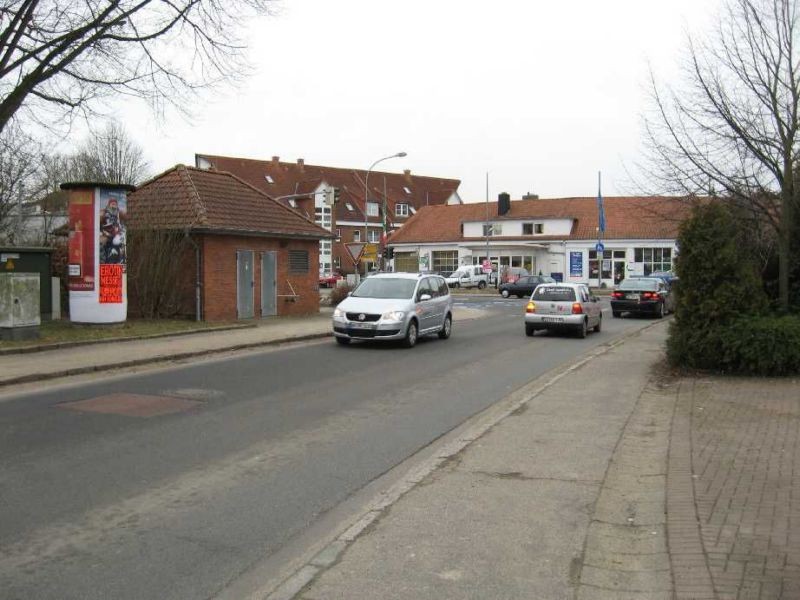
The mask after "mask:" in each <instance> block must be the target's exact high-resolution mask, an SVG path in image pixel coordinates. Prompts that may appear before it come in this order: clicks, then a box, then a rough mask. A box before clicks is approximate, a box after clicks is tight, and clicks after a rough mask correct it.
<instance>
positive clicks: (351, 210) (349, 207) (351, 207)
mask: <svg viewBox="0 0 800 600" xmlns="http://www.w3.org/2000/svg"><path fill="white" fill-rule="evenodd" d="M345 206H346V207H347V210H349V211H350V212H353V211H354V210H355V209H354V208H353V205H352V204H350V203H349V202H346V203H345Z"/></svg>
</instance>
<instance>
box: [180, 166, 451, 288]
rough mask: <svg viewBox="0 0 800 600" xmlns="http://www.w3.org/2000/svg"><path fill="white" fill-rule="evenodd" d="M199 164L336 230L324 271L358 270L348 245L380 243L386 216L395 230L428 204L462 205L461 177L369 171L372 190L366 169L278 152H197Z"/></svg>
mask: <svg viewBox="0 0 800 600" xmlns="http://www.w3.org/2000/svg"><path fill="white" fill-rule="evenodd" d="M195 166H196V167H198V168H201V169H213V170H217V171H227V172H230V173H233V174H234V175H236V176H237V177H240V178H241V179H243V180H244V181H247V182H248V183H249V184H250V185H252V186H254V187H256V188H258V189H259V190H261V191H262V192H264V193H265V194H267V195H269V196H270V197H271V198H274V199H277V200H279V201H280V202H282V203H284V204H285V205H286V206H289V207H291V208H292V209H294V210H296V211H298V212H300V213H301V214H303V215H305V216H307V217H309V218H311V219H313V220H314V221H315V222H316V223H317V224H318V225H320V226H321V227H323V228H324V229H327V230H328V231H330V232H332V233H334V236H335V237H334V239H333V240H322V241H321V242H320V248H319V256H320V259H319V272H320V273H327V272H330V271H340V272H341V273H344V274H347V273H353V272H355V270H356V269H355V265H354V262H353V260H352V258H351V253H350V252H349V251H348V247H347V246H346V244H356V243H364V242H369V243H374V244H381V241H382V240H381V237H382V233H383V227H384V219H385V222H386V227H387V231H390V232H391V231H394V230H397V229H399V228H400V227H402V226H403V224H404V223H405V222H406V221H408V220H409V219H410V218H412V217H413V216H414V214H415V213H416V212H417V211H419V210H420V209H421V208H423V207H426V206H439V205H454V204H461V203H462V200H461V197H460V196H459V195H458V186H459V185H460V183H461V182H460V181H459V180H458V179H446V178H441V177H427V176H422V175H412V174H411V171H409V170H405V171H403V172H402V173H390V172H385V171H370V173H369V190H368V191H367V190H366V187H365V185H366V183H367V181H366V175H367V171H366V170H364V169H349V168H340V167H327V166H319V165H309V164H306V163H305V161H304V160H303V159H302V158H298V159H297V161H296V162H283V161H281V160H280V157H278V156H273V157H272V159H271V160H255V159H249V158H234V157H229V156H214V155H208V154H196V155H195ZM328 188H336V189H337V190H338V200H337V202H336V204H335V206H330V205H329V204H328V203H326V201H325V194H324V191H325V190H326V189H328ZM374 266H375V264H374V261H362V264H361V265H360V268H359V271H360V272H362V273H363V272H364V269H367V270H369V269H372V268H373V267H374Z"/></svg>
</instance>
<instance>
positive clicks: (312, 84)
mask: <svg viewBox="0 0 800 600" xmlns="http://www.w3.org/2000/svg"><path fill="white" fill-rule="evenodd" d="M718 4H719V2H718V0H671V1H670V2H651V1H643V0H610V1H606V2H599V1H598V0H572V1H570V2H566V1H561V2H544V1H543V0H527V1H525V0H493V1H491V2H478V1H477V0H404V1H403V2H399V1H389V0H282V1H281V12H280V14H279V15H277V16H274V17H268V18H265V19H263V20H260V21H255V22H253V23H252V25H251V27H250V29H249V31H248V36H249V40H250V43H251V49H250V58H251V62H252V63H253V65H254V66H255V73H254V75H253V76H252V77H250V78H249V79H248V80H247V81H246V82H245V83H244V84H243V85H241V86H240V87H239V88H238V89H236V90H235V91H230V92H228V93H225V94H218V95H215V96H206V97H204V98H203V101H202V102H201V103H200V104H199V105H198V106H196V107H195V108H194V118H193V119H192V120H186V119H184V118H182V117H180V116H178V115H176V114H169V115H167V117H166V120H165V121H164V122H162V123H160V124H159V123H158V122H156V121H155V119H154V118H153V117H152V116H151V114H150V113H149V112H148V110H147V109H146V108H141V107H136V106H124V107H120V108H119V109H118V110H119V116H120V118H121V119H123V121H124V124H125V125H126V127H127V128H128V130H129V132H130V133H131V134H132V136H133V137H134V138H135V139H136V140H137V141H138V142H139V143H140V144H142V145H143V146H144V147H145V151H146V154H147V156H148V158H149V160H150V162H151V166H152V168H153V170H154V172H161V171H163V170H165V169H167V168H169V167H171V166H172V165H174V164H175V163H178V162H182V163H186V164H191V163H192V162H193V160H194V153H195V152H198V153H208V154H222V155H231V156H242V157H249V158H263V159H269V158H270V157H271V156H273V155H279V156H280V157H281V159H282V160H287V161H294V160H296V159H297V158H298V157H302V158H304V159H305V160H306V162H307V163H310V164H322V165H330V166H341V167H354V168H362V169H366V168H367V167H368V166H369V165H370V163H372V162H373V161H374V160H376V159H377V158H380V157H382V156H386V155H388V154H393V153H395V152H399V151H405V152H407V153H408V156H407V157H406V158H403V159H394V160H391V161H387V162H385V163H383V164H382V165H381V168H385V169H387V170H396V171H400V170H402V169H411V170H412V171H413V172H414V173H417V174H421V175H432V176H442V177H453V178H458V179H461V181H462V184H461V188H460V192H461V196H462V197H463V198H464V199H465V200H466V201H468V202H470V201H482V200H484V198H485V177H486V172H487V171H488V172H489V191H490V197H491V198H492V199H495V198H496V197H497V194H498V193H499V192H502V191H507V192H509V193H510V194H511V196H512V198H518V197H520V196H521V195H522V194H524V193H525V192H527V191H531V192H535V193H538V194H539V195H540V196H542V197H558V196H585V195H588V196H591V195H594V194H595V193H596V191H597V171H598V170H601V171H602V172H603V193H604V195H607V196H610V195H615V194H623V193H626V192H628V191H630V188H629V186H628V184H627V180H628V176H627V175H626V168H627V169H633V168H634V167H635V163H636V159H637V154H638V153H639V151H640V149H641V117H642V113H643V111H644V109H645V101H646V87H647V73H648V68H649V66H648V65H652V66H653V68H654V69H655V71H656V73H657V74H658V75H659V76H660V77H662V78H664V79H670V78H674V76H675V74H676V65H677V62H678V60H679V58H680V56H681V51H682V49H683V48H684V46H685V32H686V30H687V28H688V29H691V30H692V31H695V32H696V31H703V30H707V29H708V27H709V26H710V25H711V23H712V22H713V18H714V15H715V13H716V10H717V8H718Z"/></svg>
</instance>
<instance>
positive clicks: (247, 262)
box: [236, 250, 255, 319]
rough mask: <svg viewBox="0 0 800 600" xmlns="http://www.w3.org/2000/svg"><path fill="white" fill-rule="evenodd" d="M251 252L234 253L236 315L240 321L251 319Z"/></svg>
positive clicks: (252, 288)
mask: <svg viewBox="0 0 800 600" xmlns="http://www.w3.org/2000/svg"><path fill="white" fill-rule="evenodd" d="M254 288H255V282H254V281H253V251H252V250H237V251H236V315H237V317H238V318H240V319H252V318H253V292H254V291H255V289H254Z"/></svg>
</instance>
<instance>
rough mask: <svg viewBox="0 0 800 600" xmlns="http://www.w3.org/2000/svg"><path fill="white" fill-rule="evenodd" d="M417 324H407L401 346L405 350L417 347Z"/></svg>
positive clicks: (413, 322)
mask: <svg viewBox="0 0 800 600" xmlns="http://www.w3.org/2000/svg"><path fill="white" fill-rule="evenodd" d="M417 333H418V332H417V322H416V321H411V323H409V324H408V329H406V337H405V339H404V340H403V345H404V346H405V347H406V348H413V347H414V346H416V345H417Z"/></svg>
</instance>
